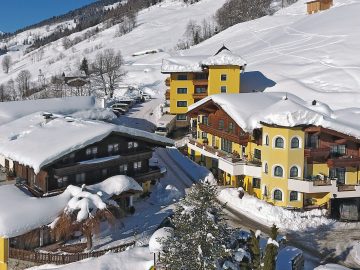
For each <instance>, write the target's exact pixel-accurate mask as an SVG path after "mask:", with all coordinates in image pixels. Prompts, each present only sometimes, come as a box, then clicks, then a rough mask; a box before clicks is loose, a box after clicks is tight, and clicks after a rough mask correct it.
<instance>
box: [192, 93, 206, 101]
mask: <svg viewBox="0 0 360 270" xmlns="http://www.w3.org/2000/svg"><path fill="white" fill-rule="evenodd" d="M207 96H208V93H207V92H205V93H194V94H193V98H194V99H195V100H197V99H198V100H200V99H203V98H206V97H207Z"/></svg>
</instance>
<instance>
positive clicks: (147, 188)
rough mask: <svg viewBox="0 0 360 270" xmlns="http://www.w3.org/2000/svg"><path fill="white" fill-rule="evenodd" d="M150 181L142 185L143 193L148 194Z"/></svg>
mask: <svg viewBox="0 0 360 270" xmlns="http://www.w3.org/2000/svg"><path fill="white" fill-rule="evenodd" d="M150 187H151V181H146V182H144V183H143V184H142V188H143V192H144V193H146V192H150Z"/></svg>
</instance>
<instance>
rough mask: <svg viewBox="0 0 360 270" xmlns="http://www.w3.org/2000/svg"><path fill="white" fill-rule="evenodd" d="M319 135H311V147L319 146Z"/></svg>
mask: <svg viewBox="0 0 360 270" xmlns="http://www.w3.org/2000/svg"><path fill="white" fill-rule="evenodd" d="M318 141H319V140H318V136H316V135H311V136H310V147H311V148H317V147H318Z"/></svg>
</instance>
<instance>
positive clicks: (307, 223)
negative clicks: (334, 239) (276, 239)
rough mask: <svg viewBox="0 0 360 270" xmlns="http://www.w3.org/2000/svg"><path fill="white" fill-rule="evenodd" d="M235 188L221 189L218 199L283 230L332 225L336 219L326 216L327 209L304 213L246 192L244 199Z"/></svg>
mask: <svg viewBox="0 0 360 270" xmlns="http://www.w3.org/2000/svg"><path fill="white" fill-rule="evenodd" d="M238 195H239V193H238V191H237V189H235V188H226V189H223V190H221V192H220V193H219V196H218V199H219V200H220V201H221V202H222V203H227V205H228V206H229V207H231V208H233V209H234V210H236V211H239V212H240V213H242V214H244V215H246V216H248V217H249V218H252V219H254V220H256V221H258V222H261V223H264V224H266V225H267V226H272V225H273V224H275V225H276V226H277V227H279V228H280V229H283V230H293V231H304V230H308V229H315V228H317V227H319V226H321V225H331V224H333V223H334V222H335V221H334V220H331V219H328V218H326V216H325V214H326V211H325V210H318V209H315V210H311V211H307V212H304V213H300V212H294V211H290V210H286V209H284V208H282V207H278V206H273V205H271V204H268V203H266V202H265V201H262V200H259V199H257V198H256V197H254V196H250V195H248V194H246V193H245V195H244V197H243V198H242V199H240V198H239V196H238Z"/></svg>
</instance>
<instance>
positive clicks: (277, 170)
mask: <svg viewBox="0 0 360 270" xmlns="http://www.w3.org/2000/svg"><path fill="white" fill-rule="evenodd" d="M283 174H284V171H283V168H281V167H280V166H275V168H274V176H277V177H283Z"/></svg>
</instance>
